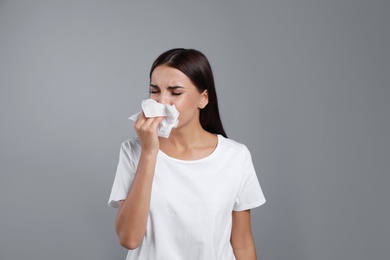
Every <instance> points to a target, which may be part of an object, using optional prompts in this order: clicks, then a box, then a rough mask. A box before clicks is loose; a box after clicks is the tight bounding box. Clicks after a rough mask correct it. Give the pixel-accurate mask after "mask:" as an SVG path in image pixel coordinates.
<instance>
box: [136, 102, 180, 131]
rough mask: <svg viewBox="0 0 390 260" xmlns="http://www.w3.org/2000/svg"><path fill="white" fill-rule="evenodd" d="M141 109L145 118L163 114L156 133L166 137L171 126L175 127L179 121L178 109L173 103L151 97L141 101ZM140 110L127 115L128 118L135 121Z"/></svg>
mask: <svg viewBox="0 0 390 260" xmlns="http://www.w3.org/2000/svg"><path fill="white" fill-rule="evenodd" d="M142 111H143V112H144V114H145V116H146V117H147V118H150V117H157V116H165V118H164V119H163V120H162V121H161V122H160V124H159V126H158V131H157V135H158V136H161V137H165V138H168V137H169V135H170V133H171V131H172V128H176V127H177V125H178V123H179V111H177V109H176V107H175V105H171V106H170V105H167V104H161V103H158V102H156V101H154V100H153V99H146V100H143V101H142ZM140 114H141V112H138V113H137V114H134V115H132V116H131V117H129V119H130V120H133V121H136V120H137V119H138V117H139V115H140Z"/></svg>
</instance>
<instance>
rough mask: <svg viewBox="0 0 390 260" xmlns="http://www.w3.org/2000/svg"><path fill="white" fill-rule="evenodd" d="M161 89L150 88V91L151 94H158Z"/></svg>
mask: <svg viewBox="0 0 390 260" xmlns="http://www.w3.org/2000/svg"><path fill="white" fill-rule="evenodd" d="M158 92H159V91H158V90H150V91H149V93H150V94H157V93H158Z"/></svg>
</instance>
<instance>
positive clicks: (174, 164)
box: [109, 49, 265, 260]
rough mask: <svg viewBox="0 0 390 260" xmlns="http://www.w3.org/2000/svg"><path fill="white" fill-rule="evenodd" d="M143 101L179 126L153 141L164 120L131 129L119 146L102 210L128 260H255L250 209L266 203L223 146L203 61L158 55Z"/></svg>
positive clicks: (186, 53)
mask: <svg viewBox="0 0 390 260" xmlns="http://www.w3.org/2000/svg"><path fill="white" fill-rule="evenodd" d="M150 98H151V99H153V100H155V101H157V102H159V103H163V104H168V105H175V107H176V108H177V110H178V111H179V112H180V115H179V123H178V126H177V128H174V129H173V130H172V132H171V133H170V136H169V137H168V138H162V137H158V135H157V129H158V126H159V124H160V122H161V121H162V120H163V119H164V118H163V117H154V118H146V117H145V115H144V114H143V113H141V115H140V117H139V118H138V120H136V121H135V123H134V128H135V131H136V133H137V136H138V137H136V138H132V139H130V140H128V141H126V142H123V143H122V146H121V150H120V157H119V164H118V168H117V172H116V176H115V180H114V184H113V187H112V191H111V195H110V199H109V205H110V206H113V207H118V208H119V209H118V216H117V220H116V225H115V228H116V232H117V234H118V236H119V240H120V243H121V245H122V246H124V247H125V248H128V249H129V252H128V255H127V260H130V259H136V260H140V259H145V260H146V259H147V260H154V259H156V260H160V259H162V260H203V259H204V260H214V259H215V260H231V259H238V260H241V259H242V260H251V259H256V250H255V244H254V241H253V237H252V232H251V225H250V209H251V208H254V207H258V206H260V205H261V204H263V203H264V202H265V198H264V196H263V192H262V190H261V188H260V185H259V182H258V180H257V177H256V173H255V170H254V168H253V164H252V159H251V155H250V152H249V151H248V149H247V148H246V146H244V145H243V144H240V143H237V142H235V141H233V140H230V139H228V138H227V136H226V134H225V131H224V129H223V127H222V123H221V119H220V116H219V111H218V102H217V95H216V91H215V86H214V79H213V74H212V71H211V67H210V64H209V62H208V60H207V58H206V57H205V56H204V55H203V54H202V53H201V52H199V51H196V50H193V49H172V50H169V51H166V52H164V53H163V54H161V55H160V56H159V57H158V58H157V59H156V61H155V62H154V63H153V65H152V68H151V71H150Z"/></svg>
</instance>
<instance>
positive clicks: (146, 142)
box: [134, 113, 164, 151]
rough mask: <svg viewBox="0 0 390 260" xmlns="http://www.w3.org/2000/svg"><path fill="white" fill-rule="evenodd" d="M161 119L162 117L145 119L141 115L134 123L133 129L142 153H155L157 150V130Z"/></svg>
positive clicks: (142, 114)
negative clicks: (142, 150)
mask: <svg viewBox="0 0 390 260" xmlns="http://www.w3.org/2000/svg"><path fill="white" fill-rule="evenodd" d="M163 119H164V117H151V118H147V117H145V115H144V113H141V114H140V116H139V118H138V119H137V120H136V121H135V123H134V129H135V131H136V132H137V135H138V138H139V139H140V142H141V146H142V148H143V149H144V151H156V150H158V149H159V141H158V136H157V129H158V125H159V124H160V122H161V121H162V120H163Z"/></svg>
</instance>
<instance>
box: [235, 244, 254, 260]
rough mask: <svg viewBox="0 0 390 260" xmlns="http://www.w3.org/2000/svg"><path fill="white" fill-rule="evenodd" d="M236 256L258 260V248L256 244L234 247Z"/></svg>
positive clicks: (238, 258) (240, 258) (240, 259)
mask: <svg viewBox="0 0 390 260" xmlns="http://www.w3.org/2000/svg"><path fill="white" fill-rule="evenodd" d="M233 253H234V256H235V257H236V260H256V259H257V258H256V248H255V245H251V246H248V247H246V248H233Z"/></svg>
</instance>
